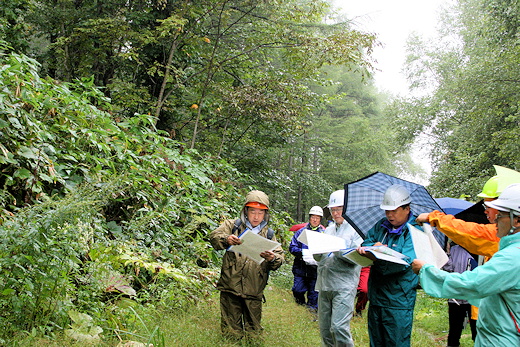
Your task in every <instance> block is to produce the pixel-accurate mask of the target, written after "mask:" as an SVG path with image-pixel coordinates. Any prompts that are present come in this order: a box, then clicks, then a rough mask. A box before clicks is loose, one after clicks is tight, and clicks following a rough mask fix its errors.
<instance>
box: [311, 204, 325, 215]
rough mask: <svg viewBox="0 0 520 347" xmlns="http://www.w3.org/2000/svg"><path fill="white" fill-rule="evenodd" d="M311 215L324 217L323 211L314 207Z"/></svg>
mask: <svg viewBox="0 0 520 347" xmlns="http://www.w3.org/2000/svg"><path fill="white" fill-rule="evenodd" d="M309 215H315V216H321V217H323V209H322V208H321V207H319V206H312V207H311V209H310V210H309Z"/></svg>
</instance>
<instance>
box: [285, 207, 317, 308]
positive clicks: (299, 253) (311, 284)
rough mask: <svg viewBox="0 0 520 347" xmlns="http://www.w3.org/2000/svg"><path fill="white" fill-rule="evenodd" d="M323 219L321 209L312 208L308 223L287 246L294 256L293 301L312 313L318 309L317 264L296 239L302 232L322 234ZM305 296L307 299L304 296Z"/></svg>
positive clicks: (307, 250) (305, 247) (305, 246)
mask: <svg viewBox="0 0 520 347" xmlns="http://www.w3.org/2000/svg"><path fill="white" fill-rule="evenodd" d="M321 217H323V209H322V208H321V207H319V206H313V207H311V209H310V210H309V223H307V225H305V226H304V227H303V228H301V229H299V230H297V231H296V232H295V233H294V235H293V237H292V240H291V244H290V245H289V252H291V254H292V255H294V262H293V267H292V273H293V275H294V284H293V287H292V292H293V295H294V299H295V301H296V303H297V304H299V305H306V306H307V307H308V308H310V309H311V310H313V311H316V310H317V309H318V292H317V291H316V290H315V286H316V278H317V277H318V272H317V269H318V263H317V262H316V260H314V258H313V257H312V254H310V253H309V247H307V245H306V244H304V243H301V242H300V241H298V237H299V236H300V235H301V233H302V232H303V231H304V230H312V231H316V232H319V233H321V232H323V231H324V230H325V229H324V228H323V226H322V225H321V224H320V223H321ZM306 294H307V299H306V298H305V295H306Z"/></svg>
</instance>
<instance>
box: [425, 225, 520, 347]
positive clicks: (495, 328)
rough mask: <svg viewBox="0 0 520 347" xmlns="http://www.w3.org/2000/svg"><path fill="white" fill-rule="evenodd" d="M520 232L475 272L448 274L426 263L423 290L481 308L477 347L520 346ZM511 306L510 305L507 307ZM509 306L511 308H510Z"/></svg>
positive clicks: (505, 242)
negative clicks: (464, 301) (519, 325)
mask: <svg viewBox="0 0 520 347" xmlns="http://www.w3.org/2000/svg"><path fill="white" fill-rule="evenodd" d="M519 259H520V233H516V234H513V235H509V236H505V237H503V238H502V239H501V240H500V250H499V251H498V252H497V253H495V255H493V258H491V259H490V260H489V261H488V262H486V263H485V264H484V265H482V266H478V267H477V268H475V269H474V270H473V271H466V272H463V273H461V274H459V273H448V272H445V271H442V270H439V269H437V268H435V267H434V266H433V265H429V264H426V265H424V266H423V267H422V269H421V271H420V273H419V276H420V280H421V285H422V288H423V289H424V291H425V292H426V293H428V294H429V295H432V296H435V297H439V298H453V297H456V298H461V299H466V300H468V301H469V302H470V303H471V304H472V305H475V306H479V318H478V320H477V331H478V332H477V338H476V340H475V347H484V346H486V347H487V346H493V347H510V346H520V333H519V332H518V331H517V329H516V327H515V323H514V321H513V318H512V317H511V316H510V312H511V313H512V314H513V315H514V316H515V319H516V321H517V322H518V324H520V276H519V275H518V274H520V260H519ZM506 303H507V305H506ZM507 306H509V309H508V307H507Z"/></svg>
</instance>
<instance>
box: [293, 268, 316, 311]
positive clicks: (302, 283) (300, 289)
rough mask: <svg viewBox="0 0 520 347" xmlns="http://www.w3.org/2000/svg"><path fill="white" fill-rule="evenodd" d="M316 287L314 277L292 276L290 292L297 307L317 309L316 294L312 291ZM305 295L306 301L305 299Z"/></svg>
mask: <svg viewBox="0 0 520 347" xmlns="http://www.w3.org/2000/svg"><path fill="white" fill-rule="evenodd" d="M315 287H316V277H315V276H296V275H295V276H294V284H293V287H292V292H293V295H294V300H295V301H296V303H297V304H299V305H307V306H308V307H310V308H313V309H317V308H318V292H317V291H316V290H314V288H315ZM305 294H307V299H305Z"/></svg>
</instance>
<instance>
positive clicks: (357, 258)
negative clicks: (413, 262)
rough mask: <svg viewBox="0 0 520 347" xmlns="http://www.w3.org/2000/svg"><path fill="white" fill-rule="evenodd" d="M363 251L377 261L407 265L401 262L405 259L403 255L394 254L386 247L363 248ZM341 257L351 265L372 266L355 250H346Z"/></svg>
mask: <svg viewBox="0 0 520 347" xmlns="http://www.w3.org/2000/svg"><path fill="white" fill-rule="evenodd" d="M365 250H366V251H367V252H370V253H372V254H373V255H374V257H376V258H377V259H380V260H385V261H390V262H392V263H396V264H402V265H409V264H408V263H407V262H406V261H404V260H403V258H405V257H406V256H405V255H404V254H402V253H399V252H396V251H394V250H393V249H391V248H388V247H386V246H372V247H365ZM343 255H344V256H345V257H346V258H348V259H349V260H350V261H352V262H353V263H356V264H358V265H361V266H369V265H372V264H373V262H372V260H370V259H369V258H367V257H364V256H362V255H361V254H359V253H358V252H357V251H356V249H355V248H350V249H348V250H346V251H345V252H344V253H343Z"/></svg>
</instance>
